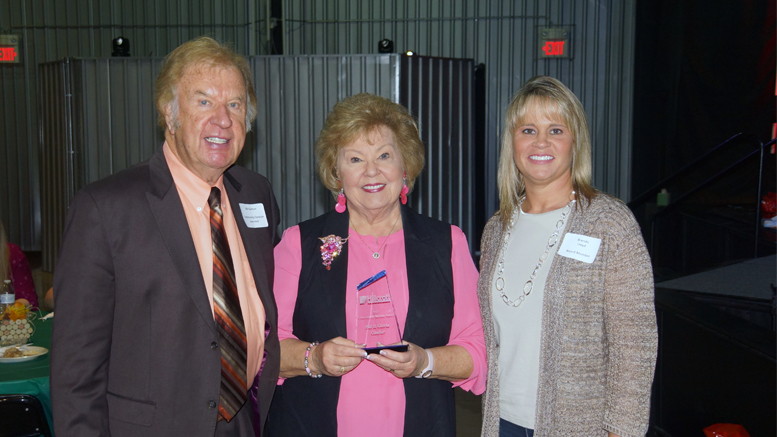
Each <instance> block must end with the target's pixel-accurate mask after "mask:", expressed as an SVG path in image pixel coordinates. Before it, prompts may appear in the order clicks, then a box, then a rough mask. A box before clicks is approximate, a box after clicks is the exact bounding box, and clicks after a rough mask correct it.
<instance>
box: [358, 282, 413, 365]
mask: <svg viewBox="0 0 777 437" xmlns="http://www.w3.org/2000/svg"><path fill="white" fill-rule="evenodd" d="M356 298H357V299H358V302H357V305H356V343H357V344H360V345H362V347H364V350H366V351H367V353H370V354H375V353H378V352H380V351H381V350H383V349H391V350H394V351H399V352H406V351H407V345H406V344H399V343H401V342H402V336H401V335H400V333H399V324H398V323H397V315H396V313H395V312H394V302H393V301H392V299H391V288H390V287H389V281H388V275H387V274H386V271H385V270H383V271H381V272H380V273H378V274H376V275H374V276H372V277H371V278H368V279H366V280H365V281H363V282H362V283H361V284H359V285H357V286H356Z"/></svg>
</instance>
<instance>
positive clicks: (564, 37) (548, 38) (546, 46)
mask: <svg viewBox="0 0 777 437" xmlns="http://www.w3.org/2000/svg"><path fill="white" fill-rule="evenodd" d="M571 35H572V32H571V31H570V30H569V29H568V28H559V27H552V28H542V29H539V32H538V35H537V36H538V37H539V38H538V41H539V51H538V52H537V55H538V56H537V57H538V58H540V59H552V58H571V57H572V56H571V53H570V49H571V48H572V47H571V45H570V43H569V39H570V36H571Z"/></svg>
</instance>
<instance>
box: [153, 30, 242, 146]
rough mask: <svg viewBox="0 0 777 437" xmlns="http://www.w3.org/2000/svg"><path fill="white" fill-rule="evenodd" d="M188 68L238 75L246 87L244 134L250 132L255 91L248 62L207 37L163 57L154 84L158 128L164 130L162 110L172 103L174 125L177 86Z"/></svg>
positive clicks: (176, 120)
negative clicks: (219, 70)
mask: <svg viewBox="0 0 777 437" xmlns="http://www.w3.org/2000/svg"><path fill="white" fill-rule="evenodd" d="M191 66H198V67H211V68H213V67H215V68H234V69H236V70H237V71H239V72H240V74H241V76H243V82H245V87H246V99H247V102H246V105H247V106H246V132H250V131H251V123H253V121H254V119H255V118H256V91H254V84H253V81H252V80H251V69H250V68H249V66H248V61H246V59H245V58H244V57H243V56H241V55H239V54H237V53H235V52H234V50H232V48H231V47H230V46H229V45H226V44H221V43H219V42H218V41H216V40H215V39H213V38H209V37H207V36H201V37H199V38H195V39H193V40H191V41H188V42H185V43H183V44H181V45H180V46H178V48H176V49H175V50H173V51H172V52H170V53H169V54H168V55H167V56H166V57H165V62H164V64H163V65H162V69H161V70H160V71H159V75H158V76H157V77H156V82H155V83H154V103H155V104H156V110H157V112H158V113H159V116H158V118H157V124H159V127H161V128H162V129H165V127H166V126H167V124H166V122H165V107H166V106H167V105H168V104H172V115H173V120H174V122H175V123H176V124H177V123H178V84H179V83H180V81H181V79H182V78H183V76H184V75H185V74H186V72H187V70H188V69H189V67H191Z"/></svg>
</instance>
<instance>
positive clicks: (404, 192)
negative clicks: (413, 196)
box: [399, 173, 410, 205]
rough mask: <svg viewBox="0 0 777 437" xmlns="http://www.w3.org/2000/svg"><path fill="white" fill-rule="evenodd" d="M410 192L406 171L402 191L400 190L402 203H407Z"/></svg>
mask: <svg viewBox="0 0 777 437" xmlns="http://www.w3.org/2000/svg"><path fill="white" fill-rule="evenodd" d="M409 192H410V189H409V188H407V173H405V175H404V176H402V191H400V192H399V198H400V200H401V201H402V205H407V193H409Z"/></svg>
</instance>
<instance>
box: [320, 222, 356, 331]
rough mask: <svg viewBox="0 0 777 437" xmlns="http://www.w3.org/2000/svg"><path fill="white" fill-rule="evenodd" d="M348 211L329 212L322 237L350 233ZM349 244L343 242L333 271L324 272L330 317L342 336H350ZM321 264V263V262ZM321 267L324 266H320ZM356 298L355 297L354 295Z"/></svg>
mask: <svg viewBox="0 0 777 437" xmlns="http://www.w3.org/2000/svg"><path fill="white" fill-rule="evenodd" d="M349 217H350V216H349V215H348V211H346V212H345V213H342V214H341V213H334V214H331V213H330V214H329V216H328V217H327V218H326V223H325V224H324V232H323V235H320V237H324V236H327V235H331V234H334V235H340V236H344V235H348V222H349ZM318 244H319V245H320V244H321V240H318ZM348 246H349V245H348V244H347V243H346V244H343V248H342V250H341V252H340V255H338V257H337V260H336V261H335V262H333V263H332V265H331V267H332V270H331V271H326V272H323V270H322V272H323V274H322V275H321V276H322V277H323V282H324V284H323V287H322V288H323V289H324V290H331V291H330V292H328V293H324V296H325V299H326V305H327V308H329V310H330V311H332V316H331V317H328V319H329V320H330V321H331V323H333V324H334V325H335V326H334V327H335V332H337V333H338V334H339V335H340V336H341V337H343V338H346V337H347V336H348V328H347V325H346V322H345V320H346V319H345V299H346V297H347V296H348V295H349V293H348V290H347V289H346V288H347V287H346V284H347V283H348ZM319 264H320V263H319ZM320 268H323V266H322V267H320ZM354 299H355V297H354Z"/></svg>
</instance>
